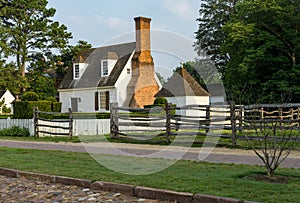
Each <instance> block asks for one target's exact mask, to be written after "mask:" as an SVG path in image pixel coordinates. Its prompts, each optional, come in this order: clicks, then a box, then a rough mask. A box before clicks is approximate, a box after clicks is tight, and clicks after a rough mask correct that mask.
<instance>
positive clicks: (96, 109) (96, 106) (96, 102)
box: [95, 92, 99, 111]
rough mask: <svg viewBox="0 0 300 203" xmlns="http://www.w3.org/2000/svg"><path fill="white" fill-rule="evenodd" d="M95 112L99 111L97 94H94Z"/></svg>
mask: <svg viewBox="0 0 300 203" xmlns="http://www.w3.org/2000/svg"><path fill="white" fill-rule="evenodd" d="M95 111H99V92H95Z"/></svg>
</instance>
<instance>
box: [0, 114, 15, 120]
mask: <svg viewBox="0 0 300 203" xmlns="http://www.w3.org/2000/svg"><path fill="white" fill-rule="evenodd" d="M12 117H13V115H12V114H1V115H0V119H7V118H12Z"/></svg>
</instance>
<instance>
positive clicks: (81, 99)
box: [58, 17, 161, 112]
mask: <svg viewBox="0 0 300 203" xmlns="http://www.w3.org/2000/svg"><path fill="white" fill-rule="evenodd" d="M134 20H135V23H136V42H131V43H124V44H117V45H111V46H105V47H100V48H94V49H90V50H86V51H83V52H81V53H80V54H79V56H78V57H77V59H76V60H75V61H74V62H73V67H71V68H70V69H69V71H68V73H67V74H66V76H65V78H64V79H63V81H62V82H61V84H60V85H59V88H58V92H59V99H60V102H62V111H63V112H65V111H67V110H68V108H72V110H73V111H74V112H101V111H108V110H109V108H110V106H109V104H110V103H113V102H114V103H115V102H116V103H118V106H126V107H127V106H130V107H143V106H144V105H148V104H152V103H153V101H154V99H155V98H154V95H155V94H156V93H157V92H158V91H159V89H160V87H161V85H160V82H159V80H158V78H157V77H156V75H155V72H154V63H153V59H152V56H151V52H150V21H151V19H149V18H145V17H137V18H135V19H134Z"/></svg>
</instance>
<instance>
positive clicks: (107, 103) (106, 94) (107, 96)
mask: <svg viewBox="0 0 300 203" xmlns="http://www.w3.org/2000/svg"><path fill="white" fill-rule="evenodd" d="M105 98H106V110H109V91H106V92H105Z"/></svg>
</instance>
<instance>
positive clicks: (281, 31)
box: [222, 0, 300, 103]
mask: <svg viewBox="0 0 300 203" xmlns="http://www.w3.org/2000/svg"><path fill="white" fill-rule="evenodd" d="M299 12H300V1H299V0H244V1H242V2H240V3H239V4H238V5H237V6H236V13H235V15H233V16H232V18H231V20H230V22H228V23H226V25H225V26H224V27H223V30H224V33H225V36H226V39H225V41H224V43H223V45H222V50H223V53H227V54H228V55H230V61H229V63H228V64H227V68H226V71H225V73H224V83H225V86H226V88H227V90H228V94H229V95H228V96H229V97H230V98H231V99H232V100H235V101H239V102H242V103H245V102H247V103H258V102H259V103H260V102H275V103H277V102H299V100H300V88H299V83H300V66H299V58H300V43H299V42H300V13H299Z"/></svg>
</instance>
